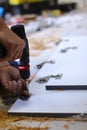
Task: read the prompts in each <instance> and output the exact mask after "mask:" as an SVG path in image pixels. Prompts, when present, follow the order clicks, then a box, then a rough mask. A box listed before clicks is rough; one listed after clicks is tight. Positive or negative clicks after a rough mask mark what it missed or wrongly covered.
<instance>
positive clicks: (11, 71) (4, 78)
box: [0, 61, 29, 97]
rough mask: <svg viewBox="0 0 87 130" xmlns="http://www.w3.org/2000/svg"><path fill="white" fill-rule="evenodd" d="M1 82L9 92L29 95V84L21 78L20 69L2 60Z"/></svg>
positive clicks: (0, 63) (0, 69)
mask: <svg viewBox="0 0 87 130" xmlns="http://www.w3.org/2000/svg"><path fill="white" fill-rule="evenodd" d="M0 83H1V87H3V90H4V91H6V92H8V93H11V94H14V95H18V96H20V95H22V94H23V95H24V96H27V97H28V96H29V92H28V89H27V86H26V84H25V81H24V80H23V79H22V78H21V76H20V73H19V70H18V69H16V68H15V67H13V66H11V65H9V63H8V62H6V61H4V62H0Z"/></svg>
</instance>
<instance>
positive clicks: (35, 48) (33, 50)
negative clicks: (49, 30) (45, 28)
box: [28, 34, 61, 56]
mask: <svg viewBox="0 0 87 130" xmlns="http://www.w3.org/2000/svg"><path fill="white" fill-rule="evenodd" d="M28 41H29V47H30V56H35V55H36V56H38V55H39V54H40V52H42V51H44V50H46V49H51V48H52V47H53V45H52V42H54V44H55V45H58V44H59V42H60V41H61V39H60V38H59V37H57V36H55V35H53V34H45V35H42V36H37V37H36V36H31V37H28ZM55 45H54V46H55Z"/></svg>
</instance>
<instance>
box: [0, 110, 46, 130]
mask: <svg viewBox="0 0 87 130" xmlns="http://www.w3.org/2000/svg"><path fill="white" fill-rule="evenodd" d="M46 120H47V118H43V119H42V118H32V117H25V116H12V115H8V114H7V112H6V111H0V130H5V129H6V130H47V129H48V127H47V126H45V127H40V126H38V127H30V126H28V127H27V126H26V125H25V126H24V125H21V122H22V121H25V122H27V123H28V122H30V123H32V122H33V121H37V122H40V123H42V122H44V121H46Z"/></svg>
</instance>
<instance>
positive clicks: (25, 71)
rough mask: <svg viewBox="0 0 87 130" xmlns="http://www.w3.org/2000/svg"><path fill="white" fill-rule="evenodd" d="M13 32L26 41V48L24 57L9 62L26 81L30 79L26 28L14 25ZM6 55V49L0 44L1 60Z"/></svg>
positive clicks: (21, 25)
mask: <svg viewBox="0 0 87 130" xmlns="http://www.w3.org/2000/svg"><path fill="white" fill-rule="evenodd" d="M11 30H12V31H13V32H14V33H15V34H17V35H18V36H19V37H20V38H21V39H23V40H24V41H25V47H24V49H23V53H22V57H21V59H19V60H15V61H12V62H9V61H8V62H9V63H10V65H12V66H14V67H16V68H17V69H18V70H19V72H20V75H21V77H22V78H23V79H24V80H25V81H26V80H27V79H28V78H29V77H30V65H29V63H30V59H29V44H28V40H27V38H26V34H25V28H24V25H23V24H18V25H14V26H12V27H11ZM5 55H6V49H5V47H4V46H3V45H2V44H0V58H2V57H4V56H5Z"/></svg>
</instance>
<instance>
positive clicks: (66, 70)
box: [8, 37, 87, 115]
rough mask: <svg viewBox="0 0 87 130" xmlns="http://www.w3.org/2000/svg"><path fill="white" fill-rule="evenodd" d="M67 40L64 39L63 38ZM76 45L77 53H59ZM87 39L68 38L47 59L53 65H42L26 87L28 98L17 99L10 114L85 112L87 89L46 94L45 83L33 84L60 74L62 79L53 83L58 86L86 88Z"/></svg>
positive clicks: (69, 51) (48, 92)
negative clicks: (52, 60)
mask: <svg viewBox="0 0 87 130" xmlns="http://www.w3.org/2000/svg"><path fill="white" fill-rule="evenodd" d="M65 39H66V38H65ZM71 46H76V47H78V48H77V49H76V50H68V51H67V52H66V53H60V50H61V49H63V48H66V47H71ZM86 56H87V38H85V37H83V38H81V37H78V38H67V40H63V41H62V42H61V44H60V45H59V47H58V48H57V50H56V51H55V53H54V54H53V55H52V56H51V57H50V59H54V60H55V61H56V63H55V64H52V65H48V64H45V65H44V66H43V67H42V69H41V70H40V71H39V72H38V73H37V74H36V76H35V78H34V79H33V81H32V82H31V83H30V84H29V91H30V93H31V97H30V98H29V100H27V101H21V100H17V101H16V103H14V105H13V106H12V107H11V108H10V110H9V111H8V112H9V113H22V114H25V113H29V114H30V113H37V114H38V115H39V114H40V113H57V114H62V113H87V90H85V91H84V90H81V91H79V90H76V91H75V90H73V91H71V90H70V91H68V90H66V91H47V90H46V89H45V85H46V83H44V84H39V83H37V82H36V80H37V79H38V78H41V77H44V76H47V75H49V74H57V73H63V77H62V78H61V79H59V80H56V82H54V80H53V79H51V80H50V81H49V82H51V83H52V80H53V83H58V84H59V83H60V84H66V83H67V84H86V85H87V57H86Z"/></svg>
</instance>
